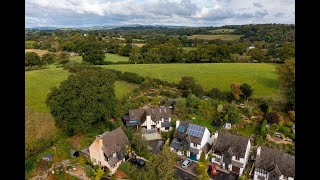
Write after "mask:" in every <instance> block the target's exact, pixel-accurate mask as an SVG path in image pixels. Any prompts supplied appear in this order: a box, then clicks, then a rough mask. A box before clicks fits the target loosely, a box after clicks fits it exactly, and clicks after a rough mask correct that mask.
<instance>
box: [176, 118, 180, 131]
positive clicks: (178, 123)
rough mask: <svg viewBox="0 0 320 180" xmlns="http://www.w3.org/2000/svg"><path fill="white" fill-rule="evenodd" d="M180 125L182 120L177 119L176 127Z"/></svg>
mask: <svg viewBox="0 0 320 180" xmlns="http://www.w3.org/2000/svg"><path fill="white" fill-rule="evenodd" d="M179 125H180V121H179V120H177V121H176V129H178V127H179Z"/></svg>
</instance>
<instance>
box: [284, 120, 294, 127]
mask: <svg viewBox="0 0 320 180" xmlns="http://www.w3.org/2000/svg"><path fill="white" fill-rule="evenodd" d="M293 124H294V123H293V122H292V121H286V123H285V125H286V127H289V128H291V127H292V126H293Z"/></svg>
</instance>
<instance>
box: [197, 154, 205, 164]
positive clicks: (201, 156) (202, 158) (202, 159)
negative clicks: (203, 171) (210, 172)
mask: <svg viewBox="0 0 320 180" xmlns="http://www.w3.org/2000/svg"><path fill="white" fill-rule="evenodd" d="M199 161H200V162H203V163H204V162H205V161H206V155H205V154H204V152H201V154H200V160H199Z"/></svg>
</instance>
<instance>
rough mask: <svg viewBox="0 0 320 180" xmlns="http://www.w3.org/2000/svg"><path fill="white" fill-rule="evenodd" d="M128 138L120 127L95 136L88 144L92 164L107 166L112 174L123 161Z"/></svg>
mask: <svg viewBox="0 0 320 180" xmlns="http://www.w3.org/2000/svg"><path fill="white" fill-rule="evenodd" d="M128 144H129V140H128V138H127V136H126V134H125V133H124V131H123V130H122V128H121V127H118V128H117V129H114V130H112V131H109V132H105V133H103V134H101V135H98V136H96V139H95V141H94V142H93V143H92V144H91V145H90V146H89V154H90V159H91V161H92V162H93V164H94V165H99V166H102V167H107V168H108V169H109V170H110V174H114V173H115V172H116V171H117V168H118V167H119V165H120V164H121V163H123V162H124V161H125V150H126V148H127V146H128Z"/></svg>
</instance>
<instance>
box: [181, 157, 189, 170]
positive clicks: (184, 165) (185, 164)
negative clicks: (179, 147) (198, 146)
mask: <svg viewBox="0 0 320 180" xmlns="http://www.w3.org/2000/svg"><path fill="white" fill-rule="evenodd" d="M191 162H192V160H191V159H186V160H184V161H183V162H182V165H181V166H182V167H183V168H187V167H188V166H189V165H190V164H191Z"/></svg>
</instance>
